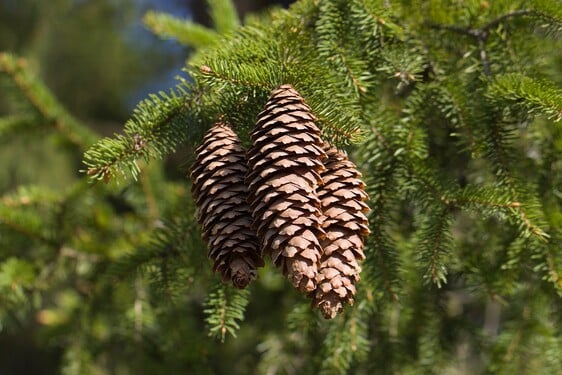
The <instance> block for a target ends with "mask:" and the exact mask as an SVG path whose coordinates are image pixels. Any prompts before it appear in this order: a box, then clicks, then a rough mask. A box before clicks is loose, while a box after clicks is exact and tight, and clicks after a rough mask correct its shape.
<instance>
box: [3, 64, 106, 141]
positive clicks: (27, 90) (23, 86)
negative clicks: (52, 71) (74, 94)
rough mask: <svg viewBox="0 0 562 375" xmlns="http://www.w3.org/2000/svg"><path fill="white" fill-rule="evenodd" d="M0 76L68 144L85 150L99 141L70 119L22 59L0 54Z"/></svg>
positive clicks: (85, 128) (73, 119) (72, 118)
mask: <svg viewBox="0 0 562 375" xmlns="http://www.w3.org/2000/svg"><path fill="white" fill-rule="evenodd" d="M0 73H4V74H6V75H7V76H8V77H9V78H10V79H11V81H12V82H13V83H14V84H15V85H16V87H17V88H18V89H19V91H20V92H21V94H22V95H23V96H24V97H25V98H26V100H27V101H28V102H29V104H31V106H32V107H33V109H34V110H35V111H36V112H37V113H38V114H39V115H40V116H41V117H42V118H43V119H44V121H45V124H48V125H49V126H52V127H53V128H54V129H56V130H57V131H58V132H59V133H60V134H61V135H62V136H63V137H65V138H66V139H67V140H68V141H69V142H70V143H72V144H73V145H75V146H76V147H78V148H79V149H80V151H85V150H86V149H87V148H88V147H89V146H90V145H91V144H92V143H94V141H95V140H96V139H97V138H98V137H97V136H96V135H95V134H94V133H93V132H91V131H90V130H89V129H88V128H87V127H86V126H84V125H82V124H81V123H80V122H78V121H77V120H76V119H75V118H74V117H73V116H71V115H70V114H69V113H68V112H67V111H66V110H65V109H64V108H63V107H62V106H61V105H60V103H59V102H58V101H57V99H56V98H55V97H54V95H53V94H52V93H51V92H50V91H49V89H48V88H47V87H46V86H44V85H43V83H41V82H40V81H39V80H38V79H37V78H36V77H35V76H34V75H33V73H32V72H31V71H30V69H29V66H28V63H27V61H26V60H25V59H23V58H19V59H18V58H16V57H15V56H13V55H10V54H8V53H0Z"/></svg>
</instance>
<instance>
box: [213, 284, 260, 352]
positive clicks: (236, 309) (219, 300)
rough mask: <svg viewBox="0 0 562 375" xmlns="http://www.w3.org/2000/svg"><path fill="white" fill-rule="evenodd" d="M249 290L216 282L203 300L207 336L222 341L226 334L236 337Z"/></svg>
mask: <svg viewBox="0 0 562 375" xmlns="http://www.w3.org/2000/svg"><path fill="white" fill-rule="evenodd" d="M249 296H250V292H249V290H248V289H236V288H233V287H231V286H229V285H227V284H222V283H221V284H218V285H217V287H216V288H215V290H214V291H213V292H212V293H211V294H209V296H208V298H207V300H206V301H205V310H204V312H205V314H206V315H207V317H206V319H205V321H206V322H207V325H208V327H209V328H208V329H209V336H213V337H216V338H218V339H219V340H220V341H221V342H224V340H225V338H226V335H227V334H230V335H232V336H233V337H236V331H237V330H238V329H239V328H240V325H239V324H238V322H239V321H241V320H243V319H244V312H245V310H246V306H247V305H248V302H249V301H248V299H249Z"/></svg>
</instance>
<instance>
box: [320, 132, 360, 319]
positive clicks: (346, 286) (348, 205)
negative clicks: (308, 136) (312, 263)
mask: <svg viewBox="0 0 562 375" xmlns="http://www.w3.org/2000/svg"><path fill="white" fill-rule="evenodd" d="M324 150H325V151H326V153H327V155H328V159H327V160H326V162H325V164H324V165H325V167H326V169H325V170H324V172H323V173H322V179H323V181H324V185H322V186H321V187H320V188H319V189H318V197H319V198H320V202H321V204H322V212H323V214H324V219H323V222H322V228H323V229H324V231H325V232H326V238H325V239H324V240H323V241H322V242H321V244H322V247H323V249H324V253H323V255H322V258H321V260H320V266H319V271H318V276H317V277H316V283H317V289H316V291H315V292H314V294H313V304H314V305H316V306H317V307H318V308H320V310H321V311H322V314H323V315H324V317H325V318H326V319H331V318H334V317H335V316H336V315H337V314H338V313H339V312H340V311H341V310H342V309H343V305H344V304H345V303H348V304H350V305H352V304H353V297H354V295H355V284H356V283H357V282H358V281H359V280H360V277H359V273H360V272H361V267H360V266H359V262H360V261H362V260H364V259H365V255H364V253H363V247H364V245H363V239H364V238H365V237H366V236H367V235H368V234H369V233H370V230H369V223H368V221H367V217H366V216H365V213H366V212H368V211H369V207H368V206H367V205H366V204H365V203H364V201H365V200H366V199H367V193H365V190H364V188H365V184H364V183H363V181H361V173H360V172H359V171H358V170H357V169H356V167H355V165H354V164H353V163H352V162H351V161H350V160H349V159H348V158H347V156H346V155H345V154H344V153H343V152H341V151H339V150H338V149H336V148H335V147H330V145H329V144H327V143H326V144H325V145H324Z"/></svg>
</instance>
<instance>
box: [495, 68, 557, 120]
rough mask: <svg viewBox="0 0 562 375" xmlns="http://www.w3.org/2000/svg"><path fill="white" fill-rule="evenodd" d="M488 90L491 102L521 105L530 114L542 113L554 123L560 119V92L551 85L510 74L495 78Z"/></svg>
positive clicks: (520, 75)
mask: <svg viewBox="0 0 562 375" xmlns="http://www.w3.org/2000/svg"><path fill="white" fill-rule="evenodd" d="M488 90H489V91H488V93H487V96H488V97H489V98H490V99H491V100H497V98H499V99H500V100H509V101H512V102H516V103H523V104H524V105H525V106H526V107H527V108H528V109H529V111H530V112H531V113H532V112H542V113H544V114H545V115H546V116H547V117H548V118H549V119H554V121H560V119H562V90H560V89H559V88H557V87H555V86H554V85H553V84H551V83H547V82H544V81H540V80H536V79H533V78H530V77H526V76H524V75H522V74H516V73H512V74H504V75H501V76H498V77H496V78H495V80H494V82H493V83H492V85H490V87H489V89H488Z"/></svg>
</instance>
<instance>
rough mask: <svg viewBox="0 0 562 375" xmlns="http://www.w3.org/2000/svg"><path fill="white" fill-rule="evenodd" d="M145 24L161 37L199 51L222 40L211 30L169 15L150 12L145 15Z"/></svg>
mask: <svg viewBox="0 0 562 375" xmlns="http://www.w3.org/2000/svg"><path fill="white" fill-rule="evenodd" d="M143 22H144V24H145V25H146V26H147V27H148V28H149V29H150V30H151V31H152V32H153V33H154V34H156V35H158V36H159V37H161V38H171V39H174V40H176V41H177V42H179V43H181V44H183V45H185V46H188V47H193V48H197V49H199V48H205V47H211V46H214V45H217V43H218V41H219V39H220V35H219V34H218V33H217V32H215V31H213V30H211V29H209V28H206V27H204V26H202V25H200V24H198V23H194V22H191V21H189V20H183V19H179V18H176V17H173V16H171V15H169V14H167V13H160V12H155V11H149V12H147V13H146V14H145V15H144V18H143Z"/></svg>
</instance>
